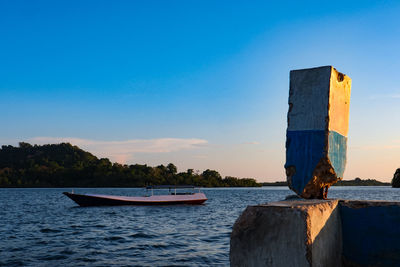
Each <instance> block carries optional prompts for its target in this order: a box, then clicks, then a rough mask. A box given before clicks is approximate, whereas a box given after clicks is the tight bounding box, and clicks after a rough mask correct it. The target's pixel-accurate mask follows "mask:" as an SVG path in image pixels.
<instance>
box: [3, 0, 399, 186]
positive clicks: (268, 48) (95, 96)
mask: <svg viewBox="0 0 400 267" xmlns="http://www.w3.org/2000/svg"><path fill="white" fill-rule="evenodd" d="M399 14H400V4H397V3H396V1H392V2H391V1H335V2H332V1H275V2H272V1H4V0H3V1H1V2H0V62H1V64H0V114H1V116H0V125H1V128H0V129H1V130H0V143H1V144H16V143H17V142H19V141H28V142H31V143H48V142H60V141H65V140H67V141H68V140H69V141H70V142H72V143H75V144H78V145H79V146H81V147H82V148H84V149H88V150H89V151H91V152H93V153H94V154H96V155H98V156H107V157H111V159H112V160H117V161H120V162H125V163H147V164H149V165H158V164H167V163H169V162H173V163H174V164H176V165H177V166H178V168H179V170H180V171H184V170H186V169H187V168H194V169H198V170H200V171H202V170H204V169H206V168H211V169H216V170H217V171H219V172H221V173H222V174H223V175H232V176H239V177H255V178H257V179H258V180H259V181H275V180H283V179H285V174H284V169H283V164H284V152H285V149H284V142H285V131H286V113H287V97H288V84H289V81H288V77H289V71H290V70H291V69H298V68H307V67H315V66H320V65H333V66H334V67H336V68H337V69H338V70H339V71H341V72H344V73H346V74H347V75H349V76H350V77H351V78H352V80H353V87H352V96H351V105H350V127H349V129H350V130H349V150H348V157H349V159H348V164H347V170H346V172H345V179H353V178H354V177H357V176H359V177H361V178H377V179H380V180H386V181H388V180H390V178H391V177H392V175H393V173H394V171H395V169H396V168H397V167H400V159H399V155H400V134H399V133H400V119H399V114H400V105H399V101H400V88H399V84H400V75H399V74H398V70H399V69H400V50H399V48H400V19H399ZM171 138H172V139H171Z"/></svg>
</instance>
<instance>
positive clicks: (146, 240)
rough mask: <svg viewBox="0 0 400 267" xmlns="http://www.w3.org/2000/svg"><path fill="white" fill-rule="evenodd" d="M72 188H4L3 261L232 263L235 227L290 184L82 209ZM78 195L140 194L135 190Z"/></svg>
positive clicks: (0, 197) (378, 193) (357, 193)
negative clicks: (173, 201) (192, 201)
mask: <svg viewBox="0 0 400 267" xmlns="http://www.w3.org/2000/svg"><path fill="white" fill-rule="evenodd" d="M63 191H71V190H70V189H59V188H57V189H4V188H3V189H0V266H228V265H229V235H230V232H231V229H232V225H233V223H234V222H235V220H236V218H237V217H238V216H239V214H240V213H241V212H242V211H243V210H244V209H245V207H246V206H247V205H254V204H260V203H265V202H268V201H277V200H282V199H284V198H285V197H286V196H287V195H290V194H292V192H291V191H290V190H288V189H287V188H286V187H263V188H213V189H204V190H203V192H204V193H205V194H206V195H207V197H208V199H209V200H208V201H207V202H206V204H204V205H200V206H185V205H182V206H154V207H152V206H143V207H142V206H121V207H91V208H80V207H77V205H76V204H75V203H74V202H72V200H70V199H68V198H67V197H65V196H64V195H62V192H63ZM74 191H75V193H101V194H114V195H126V196H135V195H143V193H144V190H143V189H137V188H133V189H132V188H95V189H88V188H85V189H75V190H74ZM329 197H330V198H343V199H382V200H400V190H396V189H392V188H390V187H333V188H331V189H330V191H329Z"/></svg>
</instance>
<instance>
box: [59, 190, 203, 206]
mask: <svg viewBox="0 0 400 267" xmlns="http://www.w3.org/2000/svg"><path fill="white" fill-rule="evenodd" d="M63 194H64V195H66V196H67V197H69V198H70V199H72V200H73V201H75V202H76V203H77V204H78V205H79V206H82V207H89V206H123V205H146V206H148V205H179V204H189V205H199V204H203V203H204V202H205V201H206V200H207V198H206V197H205V196H204V198H194V199H177V200H159V201H157V200H155V201H154V200H153V201H150V200H149V201H146V200H142V201H141V200H129V197H113V196H101V195H99V196H96V195H81V194H74V193H68V192H64V193H63ZM202 195H204V194H202ZM139 198H141V199H143V198H144V197H139Z"/></svg>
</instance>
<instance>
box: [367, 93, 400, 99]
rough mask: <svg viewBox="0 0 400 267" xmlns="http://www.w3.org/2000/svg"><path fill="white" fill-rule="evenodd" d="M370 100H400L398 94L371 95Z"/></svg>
mask: <svg viewBox="0 0 400 267" xmlns="http://www.w3.org/2000/svg"><path fill="white" fill-rule="evenodd" d="M369 98H370V99H381V98H400V94H383V95H372V96H370V97H369Z"/></svg>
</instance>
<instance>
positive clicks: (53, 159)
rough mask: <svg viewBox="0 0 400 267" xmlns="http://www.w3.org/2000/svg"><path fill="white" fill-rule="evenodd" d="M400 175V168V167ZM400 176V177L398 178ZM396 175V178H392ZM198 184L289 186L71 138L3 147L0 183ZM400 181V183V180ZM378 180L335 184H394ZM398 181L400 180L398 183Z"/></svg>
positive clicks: (23, 185) (49, 185) (3, 185)
mask: <svg viewBox="0 0 400 267" xmlns="http://www.w3.org/2000/svg"><path fill="white" fill-rule="evenodd" d="M398 173H399V175H398V176H399V180H400V169H398ZM396 178H397V177H396ZM394 180H395V179H394ZM166 184H169V185H195V186H200V187H261V186H287V182H286V181H277V182H263V183H258V182H257V181H256V180H255V179H253V178H237V177H231V176H226V177H224V178H222V177H221V175H220V174H219V173H218V172H217V171H215V170H210V169H207V170H205V171H203V172H202V173H200V172H199V171H196V172H195V171H194V170H193V169H188V170H187V171H186V172H180V173H178V172H177V168H176V166H175V165H174V164H172V163H169V164H168V165H167V166H164V165H159V166H156V167H151V166H147V165H146V164H144V165H141V164H133V165H122V164H119V163H112V162H111V161H110V160H109V159H108V158H100V159H99V158H97V157H96V156H94V155H92V154H91V153H89V152H86V151H84V150H82V149H80V148H79V147H77V146H73V145H71V144H69V143H61V144H48V145H31V144H29V143H25V142H20V143H19V146H18V147H14V146H11V145H3V146H2V147H1V148H0V188H57V187H82V188H85V187H86V188H87V187H145V186H149V185H166ZM399 184H400V183H399ZM390 185H391V183H386V182H380V181H377V180H375V179H366V180H362V179H360V178H355V179H354V180H347V181H344V180H342V181H339V182H338V183H336V184H334V185H333V186H390ZM399 186H400V185H399Z"/></svg>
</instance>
